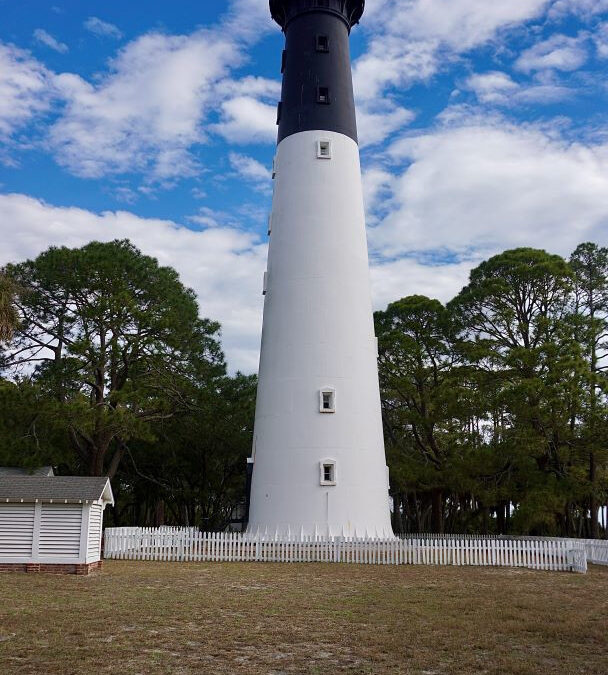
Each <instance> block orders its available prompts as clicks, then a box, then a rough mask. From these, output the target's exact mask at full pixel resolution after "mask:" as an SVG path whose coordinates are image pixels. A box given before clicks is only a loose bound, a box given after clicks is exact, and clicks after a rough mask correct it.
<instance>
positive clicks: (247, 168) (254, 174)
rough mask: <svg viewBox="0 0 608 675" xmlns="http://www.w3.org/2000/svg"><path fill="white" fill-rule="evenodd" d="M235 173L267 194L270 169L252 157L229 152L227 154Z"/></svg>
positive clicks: (269, 184) (269, 188) (269, 185)
mask: <svg viewBox="0 0 608 675" xmlns="http://www.w3.org/2000/svg"><path fill="white" fill-rule="evenodd" d="M228 160H229V161H230V166H231V167H232V169H233V170H234V171H235V173H236V174H237V175H238V176H240V177H241V178H244V179H245V180H246V181H247V182H249V183H251V184H252V185H253V186H254V187H255V189H256V190H259V191H260V192H264V193H266V194H269V193H270V192H271V190H272V186H271V175H270V170H269V169H268V167H267V166H264V165H263V164H262V163H261V162H258V161H257V159H254V158H253V157H248V156H247V155H241V154H239V153H236V152H231V153H230V155H229V156H228Z"/></svg>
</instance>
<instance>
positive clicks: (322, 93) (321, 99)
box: [317, 87, 329, 105]
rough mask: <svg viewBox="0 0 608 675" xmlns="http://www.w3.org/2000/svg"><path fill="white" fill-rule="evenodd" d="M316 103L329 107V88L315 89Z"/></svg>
mask: <svg viewBox="0 0 608 675" xmlns="http://www.w3.org/2000/svg"><path fill="white" fill-rule="evenodd" d="M317 103H322V104H323V105H329V88H328V87H317Z"/></svg>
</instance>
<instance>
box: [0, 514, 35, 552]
mask: <svg viewBox="0 0 608 675" xmlns="http://www.w3.org/2000/svg"><path fill="white" fill-rule="evenodd" d="M34 509H35V505H34V504H0V558H11V557H15V558H27V557H29V556H31V555H32V542H33V538H34Z"/></svg>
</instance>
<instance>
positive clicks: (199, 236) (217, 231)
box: [0, 194, 266, 372]
mask: <svg viewBox="0 0 608 675" xmlns="http://www.w3.org/2000/svg"><path fill="white" fill-rule="evenodd" d="M0 222H2V223H10V227H7V228H5V230H4V232H3V234H4V236H3V242H2V247H1V248H0V265H3V264H5V263H7V262H17V261H20V260H24V259H26V258H31V257H34V256H36V255H38V254H39V253H41V252H42V251H43V250H45V249H46V248H47V247H48V246H50V245H56V246H69V247H75V246H82V245H84V244H86V243H88V242H89V241H91V240H97V241H110V240H112V239H124V238H128V239H130V240H131V241H132V242H133V243H134V244H135V245H136V246H138V247H139V248H140V249H141V250H142V251H143V252H144V253H146V254H148V255H152V256H154V257H156V258H158V260H159V262H160V263H161V264H162V265H170V266H172V267H174V268H175V269H176V270H177V271H178V272H179V274H180V277H181V279H182V281H183V282H184V283H185V284H186V285H187V286H190V287H191V288H193V289H194V290H195V291H196V293H197V296H198V299H199V302H200V307H201V313H202V314H203V315H204V316H207V317H210V318H212V319H217V320H219V321H220V322H221V323H222V344H223V346H224V349H225V351H226V354H227V358H228V363H229V366H230V368H231V369H232V370H236V369H242V370H244V371H246V372H255V371H256V370H257V365H258V363H257V361H258V350H259V334H260V328H261V320H262V295H261V284H262V273H263V270H264V269H265V265H266V245H264V244H261V243H260V242H259V241H258V239H257V237H256V236H255V235H254V234H252V233H248V232H243V231H242V230H239V229H237V228H234V227H221V226H220V227H215V228H208V229H205V230H203V231H193V230H189V229H187V228H185V227H180V226H179V225H177V224H176V223H174V222H172V221H169V220H160V219H154V218H140V217H139V216H136V215H134V214H133V213H129V212H126V211H117V212H110V211H107V212H104V213H101V214H97V213H92V212H91V211H87V210H84V209H79V208H60V207H55V206H51V205H49V204H45V203H44V202H41V201H39V200H36V199H33V198H31V197H28V196H26V195H20V194H4V195H0Z"/></svg>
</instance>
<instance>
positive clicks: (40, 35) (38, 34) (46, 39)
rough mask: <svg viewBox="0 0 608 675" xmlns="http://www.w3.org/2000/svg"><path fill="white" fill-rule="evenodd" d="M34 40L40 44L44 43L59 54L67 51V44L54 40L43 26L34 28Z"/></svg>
mask: <svg viewBox="0 0 608 675" xmlns="http://www.w3.org/2000/svg"><path fill="white" fill-rule="evenodd" d="M34 40H36V42H39V43H40V44H43V45H46V46H47V47H49V49H52V50H54V51H56V52H59V53H60V54H65V53H67V52H68V46H67V45H66V44H65V43H63V42H59V41H58V40H56V39H55V38H54V37H53V36H52V35H51V34H50V33H47V32H46V31H45V30H44V29H43V28H36V30H35V31H34Z"/></svg>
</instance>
